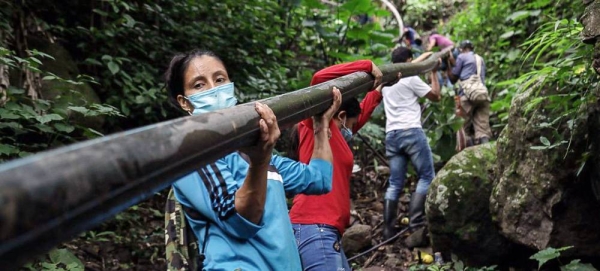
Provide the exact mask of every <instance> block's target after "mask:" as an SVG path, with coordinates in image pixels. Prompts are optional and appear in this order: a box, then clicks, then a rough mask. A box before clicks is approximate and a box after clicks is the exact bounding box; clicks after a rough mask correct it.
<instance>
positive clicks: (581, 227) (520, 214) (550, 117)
mask: <svg viewBox="0 0 600 271" xmlns="http://www.w3.org/2000/svg"><path fill="white" fill-rule="evenodd" d="M570 91H572V90H570ZM549 94H560V93H557V89H555V88H549V89H543V90H541V91H540V93H539V94H537V91H536V90H534V89H531V90H529V91H525V92H524V93H521V94H519V95H516V96H515V98H514V99H513V104H512V107H511V110H510V113H509V121H508V125H507V126H506V129H505V130H504V131H503V132H502V134H501V136H500V138H499V139H498V143H497V144H498V149H497V152H498V153H497V154H498V155H497V157H498V160H497V170H496V176H497V178H496V183H495V184H494V189H493V191H492V195H491V197H490V211H491V213H492V218H493V219H494V221H495V222H496V223H497V225H498V226H499V227H500V229H501V232H502V234H503V235H504V236H505V237H507V238H508V239H510V240H511V241H513V242H515V243H518V244H522V245H525V246H527V247H529V248H532V249H536V250H541V249H545V248H547V247H555V248H556V247H565V246H574V249H570V250H568V251H566V254H569V255H567V256H573V257H600V231H598V229H600V216H598V215H597V212H598V209H600V203H599V202H598V201H597V200H596V198H595V196H594V193H593V187H594V185H593V183H595V181H594V180H596V179H597V177H598V176H600V175H599V174H598V173H599V170H600V163H597V162H595V161H598V160H597V156H598V152H597V151H595V152H594V151H593V150H595V149H597V148H598V147H597V144H599V143H600V137H599V135H600V133H599V132H598V128H597V127H598V125H599V124H600V119H598V116H599V115H598V112H599V111H598V108H599V104H598V101H597V99H596V101H595V102H593V103H587V104H585V105H583V106H582V108H581V109H580V110H579V114H578V115H579V117H577V118H576V119H573V120H569V119H564V120H563V121H556V122H554V120H556V118H557V117H559V116H560V115H561V114H564V112H557V111H551V110H549V109H546V108H547V107H546V103H547V99H546V100H542V101H541V102H540V103H539V104H537V105H536V104H535V103H532V101H534V100H533V99H536V98H537V97H544V96H546V95H549ZM592 97H593V96H592ZM596 97H598V93H596ZM538 101H540V100H539V99H537V100H535V102H538ZM550 123H554V124H550ZM595 163H596V164H598V165H594V164H595Z"/></svg>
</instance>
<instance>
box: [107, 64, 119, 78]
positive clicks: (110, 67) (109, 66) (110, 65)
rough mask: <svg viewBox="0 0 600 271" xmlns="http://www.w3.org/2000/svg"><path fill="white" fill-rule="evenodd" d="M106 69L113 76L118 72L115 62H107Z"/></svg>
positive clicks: (117, 65)
mask: <svg viewBox="0 0 600 271" xmlns="http://www.w3.org/2000/svg"><path fill="white" fill-rule="evenodd" d="M108 69H109V70H110V72H111V73H112V74H113V75H115V74H117V73H118V72H119V69H120V68H119V64H117V63H115V62H112V61H110V62H108Z"/></svg>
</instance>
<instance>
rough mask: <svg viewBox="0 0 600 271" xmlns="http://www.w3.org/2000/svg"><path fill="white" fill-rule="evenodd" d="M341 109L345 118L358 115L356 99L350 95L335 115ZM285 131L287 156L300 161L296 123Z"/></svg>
mask: <svg viewBox="0 0 600 271" xmlns="http://www.w3.org/2000/svg"><path fill="white" fill-rule="evenodd" d="M341 111H346V118H356V117H358V116H359V115H360V112H361V108H360V103H359V102H358V99H356V98H355V97H352V98H350V99H349V100H347V101H345V102H343V103H342V104H341V105H340V109H338V112H337V113H336V114H335V116H336V117H337V116H338V114H339V113H340V112H341ZM286 133H287V134H288V138H287V140H289V142H290V144H289V145H288V149H287V157H288V158H290V159H293V160H295V161H300V135H299V134H298V124H296V125H294V126H293V127H292V128H290V129H289V131H286Z"/></svg>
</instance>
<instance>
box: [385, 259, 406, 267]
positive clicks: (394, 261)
mask: <svg viewBox="0 0 600 271" xmlns="http://www.w3.org/2000/svg"><path fill="white" fill-rule="evenodd" d="M384 265H385V266H389V267H397V266H401V265H402V261H401V260H400V259H398V258H396V257H389V258H388V259H387V260H386V261H385V263H384ZM392 270H393V269H392Z"/></svg>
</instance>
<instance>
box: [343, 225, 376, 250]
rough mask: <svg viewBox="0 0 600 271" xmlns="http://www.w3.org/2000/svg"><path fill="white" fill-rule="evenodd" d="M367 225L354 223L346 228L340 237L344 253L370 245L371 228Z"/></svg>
mask: <svg viewBox="0 0 600 271" xmlns="http://www.w3.org/2000/svg"><path fill="white" fill-rule="evenodd" d="M372 229H373V228H372V227H371V226H368V225H362V224H355V225H353V226H352V227H350V228H348V229H347V230H346V232H345V233H344V236H343V237H342V244H343V246H344V252H346V254H351V253H356V252H360V251H361V250H362V249H363V248H365V247H367V246H369V245H371V230H372Z"/></svg>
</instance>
